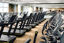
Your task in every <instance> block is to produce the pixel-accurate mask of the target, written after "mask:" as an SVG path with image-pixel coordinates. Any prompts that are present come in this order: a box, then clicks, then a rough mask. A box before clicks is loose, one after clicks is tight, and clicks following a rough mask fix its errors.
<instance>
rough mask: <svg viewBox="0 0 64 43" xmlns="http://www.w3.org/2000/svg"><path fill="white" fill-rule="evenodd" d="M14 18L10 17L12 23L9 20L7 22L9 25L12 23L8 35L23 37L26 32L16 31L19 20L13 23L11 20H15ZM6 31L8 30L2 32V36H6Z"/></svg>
mask: <svg viewBox="0 0 64 43" xmlns="http://www.w3.org/2000/svg"><path fill="white" fill-rule="evenodd" d="M14 17H15V16H14V15H13V17H11V19H12V21H11V19H10V22H9V23H13V24H12V26H11V29H10V31H11V32H10V35H16V36H23V35H24V34H25V32H26V30H19V29H17V26H18V23H19V22H20V20H16V21H13V19H15V18H14ZM14 23H16V25H15V27H14V29H13V25H14ZM8 30H9V29H6V30H4V31H3V34H5V35H7V33H8Z"/></svg>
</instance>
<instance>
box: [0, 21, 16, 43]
mask: <svg viewBox="0 0 64 43" xmlns="http://www.w3.org/2000/svg"><path fill="white" fill-rule="evenodd" d="M12 24H13V23H4V22H3V21H2V22H1V23H0V26H1V29H0V43H2V42H3V43H13V42H14V40H15V39H16V36H12V35H10V30H11V26H12ZM5 25H10V27H9V31H8V33H7V35H3V34H2V33H3V30H4V27H5Z"/></svg>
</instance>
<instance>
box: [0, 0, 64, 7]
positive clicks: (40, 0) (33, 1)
mask: <svg viewBox="0 0 64 43" xmlns="http://www.w3.org/2000/svg"><path fill="white" fill-rule="evenodd" d="M0 2H7V3H13V4H21V5H32V6H40V7H46V8H52V7H53V8H64V0H0ZM45 3H47V4H45ZM48 3H49V4H48ZM50 3H52V4H50ZM54 3H55V4H54ZM56 3H59V4H56ZM60 3H61V4H60Z"/></svg>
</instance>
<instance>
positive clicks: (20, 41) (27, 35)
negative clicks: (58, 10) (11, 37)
mask: <svg viewBox="0 0 64 43" xmlns="http://www.w3.org/2000/svg"><path fill="white" fill-rule="evenodd" d="M46 21H48V19H46V20H45V21H43V22H41V23H40V24H39V25H38V26H36V27H35V28H33V29H31V31H29V32H26V33H25V35H24V36H22V37H17V38H16V40H15V42H14V43H24V42H25V41H26V40H27V39H29V38H30V39H31V42H30V43H33V38H34V34H35V31H38V35H37V40H36V43H39V41H44V40H42V39H41V38H40V37H41V36H43V35H42V27H43V25H44V23H45V22H46Z"/></svg>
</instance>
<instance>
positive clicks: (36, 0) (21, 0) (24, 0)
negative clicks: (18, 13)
mask: <svg viewBox="0 0 64 43" xmlns="http://www.w3.org/2000/svg"><path fill="white" fill-rule="evenodd" d="M8 1H9V2H11V1H14V2H18V3H64V0H0V2H8Z"/></svg>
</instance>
